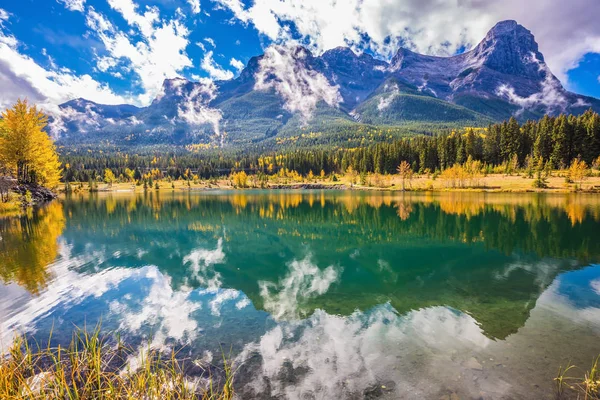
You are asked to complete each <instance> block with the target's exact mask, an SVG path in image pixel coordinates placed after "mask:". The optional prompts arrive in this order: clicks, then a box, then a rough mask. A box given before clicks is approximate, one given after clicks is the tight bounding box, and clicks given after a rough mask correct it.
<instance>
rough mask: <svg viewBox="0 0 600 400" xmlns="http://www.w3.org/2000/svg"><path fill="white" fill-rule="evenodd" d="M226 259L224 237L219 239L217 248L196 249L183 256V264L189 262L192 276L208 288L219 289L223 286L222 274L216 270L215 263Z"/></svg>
mask: <svg viewBox="0 0 600 400" xmlns="http://www.w3.org/2000/svg"><path fill="white" fill-rule="evenodd" d="M224 261H225V253H224V252H223V239H219V241H218V243H217V248H216V249H214V250H208V249H202V248H199V249H196V250H194V251H192V252H191V253H190V254H188V255H186V256H185V257H184V258H183V264H184V265H186V264H189V265H190V268H191V274H192V278H194V279H195V280H196V281H198V283H199V284H200V285H202V286H204V287H205V288H207V289H218V288H220V287H221V274H219V273H218V272H216V271H215V270H214V267H213V265H215V264H221V263H223V262H224Z"/></svg>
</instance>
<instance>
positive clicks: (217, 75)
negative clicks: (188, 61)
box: [200, 50, 233, 81]
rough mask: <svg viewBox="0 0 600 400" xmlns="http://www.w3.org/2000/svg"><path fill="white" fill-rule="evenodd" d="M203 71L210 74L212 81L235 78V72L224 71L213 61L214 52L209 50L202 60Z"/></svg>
mask: <svg viewBox="0 0 600 400" xmlns="http://www.w3.org/2000/svg"><path fill="white" fill-rule="evenodd" d="M200 66H201V67H202V69H203V70H205V71H206V72H208V74H209V75H210V77H211V78H212V79H216V80H219V81H226V80H229V79H231V78H233V72H231V71H229V70H226V69H224V68H223V67H221V66H220V65H219V64H217V63H216V62H215V60H214V59H213V51H212V50H209V51H207V52H206V53H205V54H204V57H203V58H202V64H201V65H200Z"/></svg>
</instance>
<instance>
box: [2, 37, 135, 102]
mask: <svg viewBox="0 0 600 400" xmlns="http://www.w3.org/2000/svg"><path fill="white" fill-rule="evenodd" d="M19 45H20V43H19V42H18V40H17V39H16V38H14V37H13V36H10V35H6V34H5V33H3V32H1V31H0V86H2V95H1V96H0V108H5V107H8V106H10V105H11V104H13V103H14V102H15V101H16V100H17V99H18V98H28V99H29V100H30V101H31V102H35V103H37V104H38V105H39V106H40V107H42V108H43V109H45V110H46V111H47V112H49V113H57V112H58V107H57V104H60V103H63V102H65V101H68V100H71V99H74V98H78V97H84V98H86V99H90V100H92V101H95V102H99V103H104V104H122V103H126V102H127V101H128V100H130V99H129V98H126V97H123V96H119V95H117V94H115V93H114V92H113V91H112V90H111V89H110V88H109V87H108V85H105V84H102V83H100V82H98V81H96V80H94V79H93V78H92V77H91V76H90V75H88V74H84V75H77V74H75V73H73V72H72V71H70V70H69V69H66V68H60V69H56V68H51V69H47V68H44V67H42V66H41V65H39V64H38V63H37V62H36V61H35V60H33V59H32V58H31V57H29V56H27V55H24V54H22V53H21V52H20V50H19Z"/></svg>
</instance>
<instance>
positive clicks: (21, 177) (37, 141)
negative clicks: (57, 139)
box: [0, 100, 61, 188]
mask: <svg viewBox="0 0 600 400" xmlns="http://www.w3.org/2000/svg"><path fill="white" fill-rule="evenodd" d="M47 122H48V118H47V117H46V115H44V113H42V112H41V111H40V110H38V109H37V107H36V106H29V104H28V103H27V101H26V100H24V101H22V100H19V101H17V103H16V104H15V105H14V106H13V107H12V108H10V109H8V110H6V111H4V112H3V113H2V114H1V119H0V163H2V164H3V165H4V167H5V168H6V169H7V170H8V171H9V172H10V173H12V174H14V175H15V176H16V178H17V180H18V181H19V182H20V183H36V184H40V185H43V186H47V187H50V188H53V187H56V186H57V185H58V183H59V179H60V173H61V168H60V161H59V160H58V154H57V153H56V148H55V146H54V142H53V141H52V139H51V138H50V136H48V134H47V133H46V132H45V131H44V128H45V127H46V124H47Z"/></svg>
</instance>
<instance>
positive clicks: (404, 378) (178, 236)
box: [0, 191, 600, 399]
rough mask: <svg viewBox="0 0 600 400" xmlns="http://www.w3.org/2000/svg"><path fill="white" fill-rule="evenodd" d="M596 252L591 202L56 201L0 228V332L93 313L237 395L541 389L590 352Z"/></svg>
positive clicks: (528, 392)
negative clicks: (221, 378)
mask: <svg viewBox="0 0 600 400" xmlns="http://www.w3.org/2000/svg"><path fill="white" fill-rule="evenodd" d="M599 261H600V197H598V196H586V195H574V194H571V195H537V194H536V195H534V194H532V195H525V194H520V195H507V194H483V193H478V194H475V193H441V194H401V193H400V194H398V193H384V192H375V193H366V192H352V191H346V192H318V191H315V192H306V191H305V192H302V191H299V192H280V191H270V192H269V191H243V192H242V191H230V192H193V193H164V192H163V193H158V192H149V193H147V194H137V195H134V194H118V193H115V194H99V195H96V196H87V195H86V196H81V197H80V196H73V197H70V198H67V199H64V200H62V201H60V202H54V203H51V204H49V205H48V206H46V207H45V208H43V209H41V210H39V211H38V212H31V213H30V214H29V215H28V216H27V217H23V218H21V219H12V220H1V221H0V278H1V282H2V283H1V284H0V343H2V344H3V345H6V344H7V343H10V341H11V338H12V337H13V335H14V334H15V333H16V332H27V333H31V334H32V335H34V337H36V338H38V339H39V340H44V338H47V337H48V336H49V332H50V330H51V329H53V332H54V333H53V341H55V342H58V343H63V342H64V343H67V342H68V341H69V340H70V338H71V333H72V331H73V327H74V326H79V327H83V326H84V325H85V326H93V325H95V324H96V323H97V322H98V321H100V320H101V321H102V329H104V330H106V331H118V332H120V334H121V335H122V337H123V338H124V340H126V341H128V342H129V343H131V344H132V345H134V346H137V345H140V346H148V345H149V346H152V347H154V348H183V349H184V350H183V353H182V354H185V356H186V357H189V358H192V359H198V360H202V362H204V363H205V365H208V364H209V363H212V364H220V363H221V360H222V353H223V352H224V353H226V354H227V355H228V357H230V358H233V359H235V361H236V364H237V365H238V366H239V370H238V372H237V378H236V385H235V386H236V389H237V391H238V393H239V394H240V397H241V398H252V399H253V398H289V399H313V398H314V399H331V398H338V399H362V398H390V399H395V398H404V399H457V398H459V399H480V398H483V399H545V398H548V399H551V398H553V396H554V387H553V385H554V383H553V378H554V377H555V376H556V373H557V370H558V368H559V366H561V365H562V366H564V365H566V364H567V363H568V362H569V361H571V362H573V363H575V364H576V365H578V366H581V367H586V368H587V367H589V366H590V365H591V363H592V361H593V359H594V358H595V356H597V355H598V354H600V264H598V263H599ZM4 347H5V346H4Z"/></svg>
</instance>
